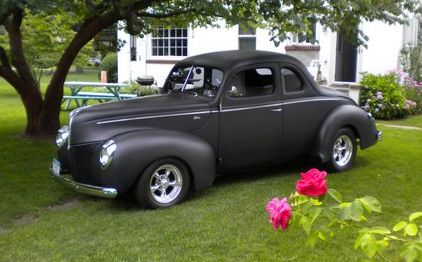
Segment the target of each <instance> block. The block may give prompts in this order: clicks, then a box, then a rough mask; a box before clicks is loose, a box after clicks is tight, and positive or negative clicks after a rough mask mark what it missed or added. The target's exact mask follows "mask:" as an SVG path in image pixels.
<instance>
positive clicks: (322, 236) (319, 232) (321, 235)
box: [318, 231, 326, 241]
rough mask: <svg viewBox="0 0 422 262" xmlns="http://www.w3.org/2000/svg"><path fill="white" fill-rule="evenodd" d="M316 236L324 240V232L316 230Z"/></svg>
mask: <svg viewBox="0 0 422 262" xmlns="http://www.w3.org/2000/svg"><path fill="white" fill-rule="evenodd" d="M318 238H319V239H321V240H324V241H325V240H326V238H325V235H324V233H322V232H321V231H318Z"/></svg>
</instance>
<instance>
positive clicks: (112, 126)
mask: <svg viewBox="0 0 422 262" xmlns="http://www.w3.org/2000/svg"><path fill="white" fill-rule="evenodd" d="M196 113H198V114H201V118H199V119H195V121H192V118H193V116H194V115H195V114H196ZM209 113H210V104H209V101H208V100H207V98H204V97H200V96H194V95H192V94H180V93H177V94H167V95H157V96H148V97H143V98H136V99H128V100H122V101H118V102H109V103H103V104H98V105H94V106H89V107H85V108H83V109H81V110H79V111H77V113H76V114H74V116H73V118H72V119H71V121H70V125H71V137H70V141H71V142H70V143H71V144H80V143H88V142H93V141H99V140H106V139H109V138H111V137H113V136H114V135H117V134H121V133H124V132H130V131H134V130H140V129H145V128H164V129H175V130H183V131H191V130H193V129H197V128H200V127H201V126H202V125H203V124H204V123H205V122H206V120H207V119H208V117H209Z"/></svg>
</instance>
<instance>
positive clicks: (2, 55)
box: [0, 46, 11, 68]
mask: <svg viewBox="0 0 422 262" xmlns="http://www.w3.org/2000/svg"><path fill="white" fill-rule="evenodd" d="M0 62H1V65H2V66H5V67H8V68H11V66H10V63H9V59H8V58H7V54H6V50H4V48H3V47H1V46H0Z"/></svg>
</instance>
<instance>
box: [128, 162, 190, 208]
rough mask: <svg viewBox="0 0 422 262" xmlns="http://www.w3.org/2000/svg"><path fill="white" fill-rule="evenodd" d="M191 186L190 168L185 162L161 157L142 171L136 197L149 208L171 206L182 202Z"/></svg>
mask: <svg viewBox="0 0 422 262" xmlns="http://www.w3.org/2000/svg"><path fill="white" fill-rule="evenodd" d="M189 187H190V177H189V170H188V168H187V167H186V165H185V164H184V163H183V162H181V161H180V160H177V159H174V158H164V159H159V160H157V161H155V162H153V163H152V164H151V165H149V166H148V167H147V168H146V169H145V170H144V172H143V173H142V175H141V177H140V178H139V180H138V183H137V185H136V188H135V198H136V201H137V202H138V203H140V204H141V205H143V206H145V207H147V208H160V207H169V206H173V205H175V204H178V203H180V202H182V201H183V200H184V199H185V198H186V196H187V194H188V192H189Z"/></svg>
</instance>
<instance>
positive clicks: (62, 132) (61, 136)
mask: <svg viewBox="0 0 422 262" xmlns="http://www.w3.org/2000/svg"><path fill="white" fill-rule="evenodd" d="M68 137H69V127H68V126H64V127H62V128H60V129H59V131H58V133H57V136H56V145H57V146H58V147H61V146H62V145H64V143H66V140H67V138H68Z"/></svg>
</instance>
